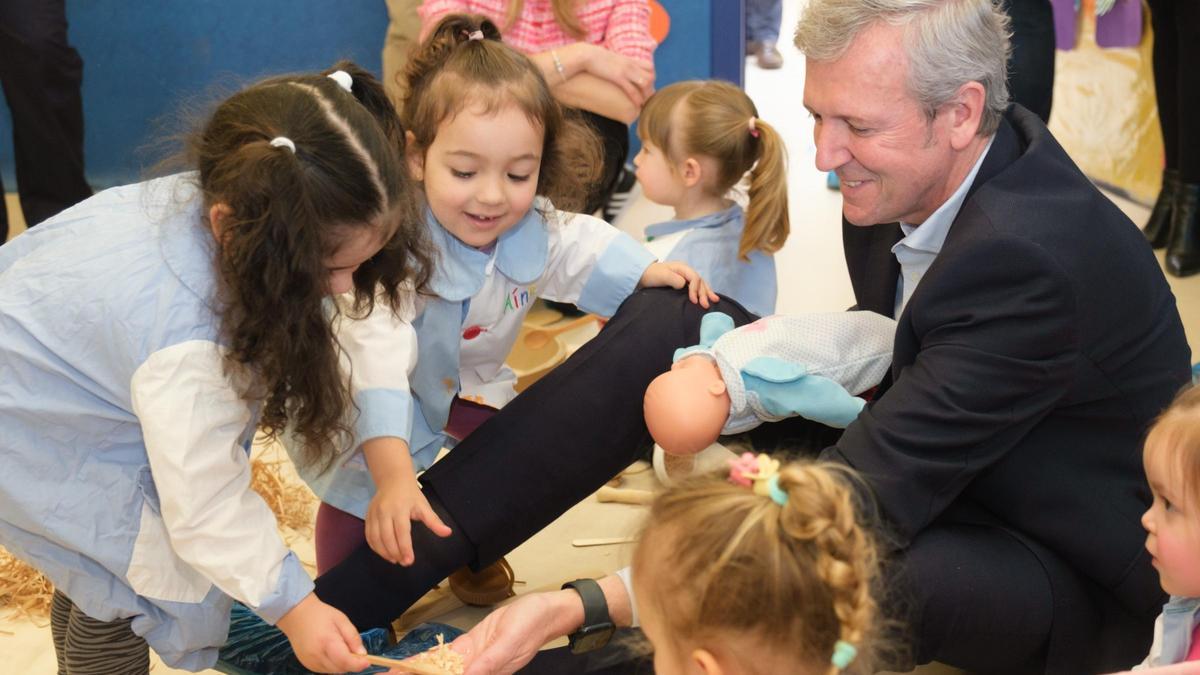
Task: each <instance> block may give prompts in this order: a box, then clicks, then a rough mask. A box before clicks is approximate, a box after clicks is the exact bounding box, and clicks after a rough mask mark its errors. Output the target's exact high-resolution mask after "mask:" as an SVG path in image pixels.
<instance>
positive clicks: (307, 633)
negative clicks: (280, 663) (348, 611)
mask: <svg viewBox="0 0 1200 675" xmlns="http://www.w3.org/2000/svg"><path fill="white" fill-rule="evenodd" d="M276 627H277V628H279V630H281V631H283V634H284V635H286V636H287V638H288V641H289V642H291V643H292V650H293V651H295V653H296V658H297V659H299V660H300V663H301V664H303V665H304V667H305V668H308V669H309V670H312V671H316V672H318V673H346V672H357V671H360V670H363V669H364V668H367V667H369V666H370V665H371V664H369V663H367V661H366V659H363V658H360V657H359V656H356V655H357V654H366V653H367V650H366V649H364V648H363V644H362V639H361V638H360V637H359V635H358V631H357V630H355V628H354V625H353V624H351V623H350V619H348V618H346V615H345V614H342V613H341V612H339V611H338V610H336V609H334V608H333V607H330V606H329V605H327V604H325V603H323V602H321V601H320V600H319V599H318V598H317V596H316V595H315V594H313V593H309V594H308V595H307V596H305V598H304V599H303V600H301V601H300V604H298V605H296V606H295V607H293V608H291V609H290V610H288V613H287V614H284V615H283V618H281V619H280V620H279V622H278V623H277V624H276Z"/></svg>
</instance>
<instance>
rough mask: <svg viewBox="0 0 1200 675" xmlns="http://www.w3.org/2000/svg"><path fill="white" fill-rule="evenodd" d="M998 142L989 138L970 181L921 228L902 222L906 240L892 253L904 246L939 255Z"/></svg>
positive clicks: (970, 176) (976, 161) (969, 176)
mask: <svg viewBox="0 0 1200 675" xmlns="http://www.w3.org/2000/svg"><path fill="white" fill-rule="evenodd" d="M995 139H996V136H995V135H994V134H993V135H992V137H991V138H989V139H988V142H987V145H986V146H984V148H983V152H981V153H980V154H979V158H978V159H976V160H975V165H974V166H972V167H971V171H970V173H968V174H967V176H966V178H963V181H962V182H961V183H959V185H958V188H957V189H956V190H955V191H954V194H952V195H950V198H949V199H947V200H946V201H945V202H943V203H942V205H941V206H939V207H938V208H937V210H936V211H934V212H933V213H932V214H930V216H929V217H928V218H926V219H925V222H924V223H921V225H920V226H917V225H910V224H908V223H904V222H901V223H900V229H901V230H903V231H904V235H905V236H904V238H903V239H901V240H900V241H898V242H896V244H895V246H892V252H893V253H895V252H896V250H897V249H898V248H900V247H904V248H907V249H910V250H914V251H923V252H925V253H932V254H934V255H937V254H938V253H939V252H940V251H941V250H942V244H944V243H945V241H946V235H948V234H949V233H950V226H951V225H953V224H954V219H955V218H957V217H958V212H959V210H960V209H962V205H963V202H964V201H965V200H966V198H967V191H968V190H970V189H971V184H972V183H974V182H975V175H976V174H978V173H979V167H981V166H983V159H984V158H985V157H987V154H988V150H990V149H991V147H992V141H994V140H995Z"/></svg>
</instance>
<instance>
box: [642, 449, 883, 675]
mask: <svg viewBox="0 0 1200 675" xmlns="http://www.w3.org/2000/svg"><path fill="white" fill-rule="evenodd" d="M730 462H731V464H732V470H731V472H730V477H729V480H728V481H723V480H718V479H714V478H713V477H711V476H710V477H705V478H702V479H699V480H694V481H692V482H691V483H688V484H684V485H682V486H680V487H677V488H674V489H671V490H668V491H667V492H666V493H664V494H662V495H661V496H660V497H659V498H658V499H657V500H655V502H654V504H653V505H652V506H651V509H650V514H649V516H648V517H647V520H646V525H645V527H644V529H643V531H642V535H641V537H640V543H639V544H638V547H637V550H636V552H635V553H634V560H633V588H634V590H635V597H636V598H637V608H638V615H639V618H640V620H641V626H642V629H643V630H644V631H645V633H646V635H647V637H648V638H649V639H650V641H651V642H652V643H653V645H654V652H655V654H654V658H655V672H656V673H660V674H662V675H672V674H675V673H707V674H709V675H712V674H715V673H764V674H765V673H803V674H804V675H835V674H836V673H839V672H852V673H858V672H864V673H870V672H874V671H873V670H872V669H871V663H870V662H871V660H872V659H871V655H870V651H871V649H870V648H869V645H870V644H871V643H872V641H873V638H874V636H875V633H876V631H875V625H876V620H877V617H876V614H877V607H876V604H875V601H874V599H873V598H874V595H873V592H874V591H875V588H874V584H875V581H876V572H877V569H876V553H875V546H874V543H873V541H872V538H871V536H870V534H869V533H868V531H867V530H866V529H865V528H864V527H863V526H862V525H861V524H860V523H859V520H858V517H857V510H856V502H855V499H856V493H855V491H854V490H853V489H852V487H851V484H850V483H851V481H852V480H853V479H852V477H851V474H850V472H849V470H848V469H847V468H846V467H844V466H841V465H834V464H825V463H793V464H788V465H786V466H784V467H782V468H779V463H778V462H777V461H776V460H773V459H770V458H769V457H767V456H766V455H758V456H757V457H756V456H754V455H752V454H750V453H745V454H743V455H742V456H741V458H739V459H737V460H730Z"/></svg>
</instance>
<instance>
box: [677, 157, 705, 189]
mask: <svg viewBox="0 0 1200 675" xmlns="http://www.w3.org/2000/svg"><path fill="white" fill-rule="evenodd" d="M679 175H680V177H682V178H683V184H684V185H686V186H687V187H689V188H690V187H695V186H696V185H699V184H700V181H701V180H702V179H703V178H704V168H703V167H702V166H700V162H699V160H697V159H696V158H695V157H688V158H687V159H685V160H683V164H681V165H680V167H679Z"/></svg>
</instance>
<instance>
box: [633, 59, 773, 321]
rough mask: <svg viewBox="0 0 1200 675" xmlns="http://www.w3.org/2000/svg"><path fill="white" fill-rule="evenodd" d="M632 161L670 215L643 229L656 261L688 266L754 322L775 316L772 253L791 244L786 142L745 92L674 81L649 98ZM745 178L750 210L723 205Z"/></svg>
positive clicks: (725, 86)
mask: <svg viewBox="0 0 1200 675" xmlns="http://www.w3.org/2000/svg"><path fill="white" fill-rule="evenodd" d="M637 132H638V138H640V139H641V141H642V150H641V152H639V153H638V154H637V156H636V157H634V160H633V163H634V166H636V167H637V177H638V181H639V182H640V183H641V184H642V190H643V192H644V193H645V195H646V198H647V199H649V200H651V201H653V202H657V203H659V204H663V205H664V206H670V207H673V208H674V209H675V218H674V220H669V221H667V222H664V223H658V224H655V225H651V226H649V227H647V228H646V236H647V239H648V242H649V247H650V250H651V251H652V252H654V253H655V254H656V255H657V256H658V257H659V259H660V260H681V261H683V262H686V263H688V264H689V265H691V266H692V267H694V268H695V269H696V271H697V272H698V273H699V274H700V275H701V276H702V277H704V279H705V280H707V281H708V282H709V284H710V285H711V286H712V288H713V290H715V291H716V292H717V293H720V294H721V295H724V296H727V297H729V298H732V299H734V300H737V301H738V302H740V303H741V304H742V305H743V306H744V307H745V308H746V309H748V310H750V311H751V312H754V313H755V314H757V315H759V316H767V315H770V314H774V313H775V297H776V281H775V259H774V253H775V252H776V251H778V250H779V249H781V248H783V244H784V242H785V241H787V237H788V231H789V224H788V203H787V175H786V166H785V158H786V156H787V151H786V149H785V148H784V145H783V139H781V138H780V137H779V134H778V132H776V131H775V128H774V127H772V126H771V125H770V124H767V123H766V122H764V121H762V120H761V119H759V117H758V110H757V109H756V108H755V107H754V102H753V101H751V100H750V98H749V97H748V96H746V93H745V92H744V91H742V90H741V89H738V88H737V87H735V86H733V85H732V84H729V83H728V82H720V81H716V80H711V81H701V80H691V81H687V82H677V83H675V84H672V85H669V86H667V87H664V88H662V89H660V90H659V91H658V92H657V93H655V94H654V95H653V96H651V97H650V100H648V101H647V102H646V106H645V107H644V108H643V109H642V116H641V118H640V119H639V120H638V128H637ZM747 172H749V174H750V185H749V192H748V194H747V196H748V197H749V202H748V205H747V207H746V209H745V210H744V211H743V209H742V207H741V206H740V205H738V204H736V203H734V201H732V200H731V199H729V198H728V195H729V192H730V190H732V189H733V187H734V186H735V185H737V184H738V183H740V182H741V181H742V179H743V177H745V176H746V174H747Z"/></svg>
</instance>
